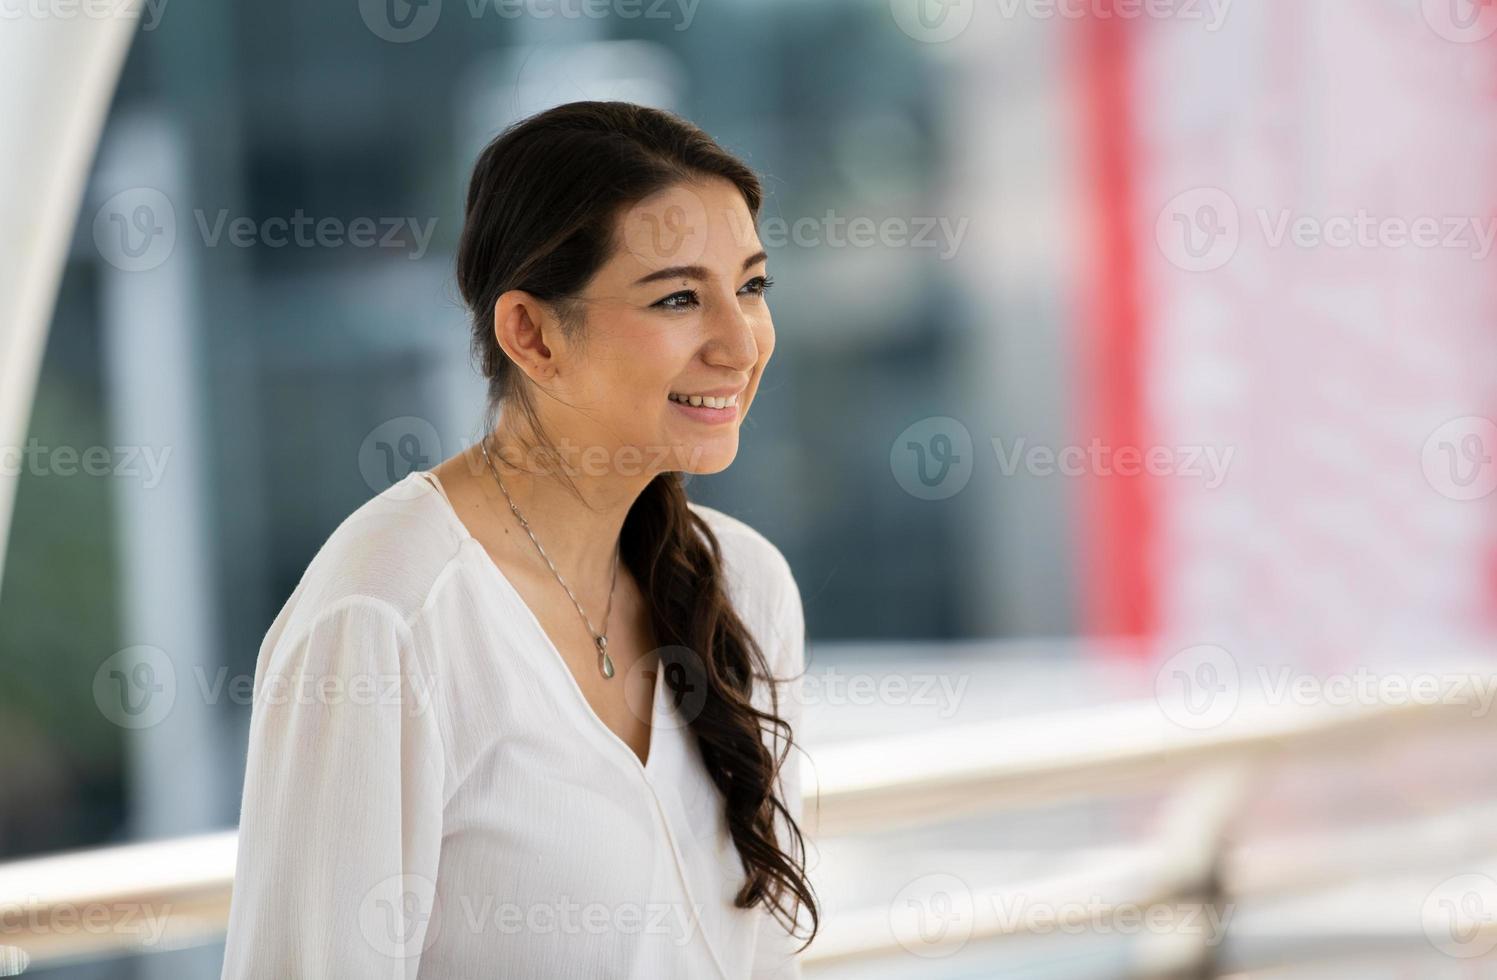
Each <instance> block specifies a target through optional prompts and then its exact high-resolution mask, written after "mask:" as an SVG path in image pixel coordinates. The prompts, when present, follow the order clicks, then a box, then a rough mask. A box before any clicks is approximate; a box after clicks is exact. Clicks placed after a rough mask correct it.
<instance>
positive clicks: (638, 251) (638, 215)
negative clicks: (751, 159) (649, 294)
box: [609, 178, 762, 282]
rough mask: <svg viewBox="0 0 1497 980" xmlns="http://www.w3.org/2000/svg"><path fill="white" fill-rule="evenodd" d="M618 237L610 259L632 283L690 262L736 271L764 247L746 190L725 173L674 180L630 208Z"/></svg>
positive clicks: (724, 273)
mask: <svg viewBox="0 0 1497 980" xmlns="http://www.w3.org/2000/svg"><path fill="white" fill-rule="evenodd" d="M615 239H616V241H617V243H618V245H619V246H620V247H618V248H616V249H615V254H614V255H613V256H612V258H611V260H610V263H609V264H610V266H612V267H614V270H615V271H616V272H617V274H618V275H619V276H620V277H628V278H629V280H630V281H631V282H632V281H633V280H634V279H636V278H639V277H640V276H644V275H648V274H650V273H651V272H655V271H658V270H660V269H665V268H672V267H676V266H687V265H700V266H704V267H706V268H707V270H709V272H711V273H712V274H714V275H720V276H728V277H732V276H736V275H738V274H739V273H740V271H741V270H742V267H743V261H744V259H746V258H748V257H749V256H751V255H753V254H755V253H757V252H758V251H759V250H760V249H761V248H762V245H761V244H760V242H759V233H758V230H757V229H756V228H755V227H754V218H753V215H751V214H750V213H749V209H748V204H747V202H745V201H744V199H743V194H742V193H741V192H740V191H739V190H738V188H737V187H736V186H734V185H733V184H732V183H730V182H729V181H727V180H723V179H721V178H711V179H704V180H702V181H693V182H690V183H678V184H673V185H672V186H670V187H667V188H666V189H665V190H662V191H660V192H658V193H656V194H652V195H651V196H650V197H647V198H645V199H644V200H642V201H640V202H638V203H636V204H635V205H633V206H632V207H630V208H627V209H626V210H625V211H624V212H623V213H622V214H621V215H620V216H619V218H618V225H617V227H616V229H615Z"/></svg>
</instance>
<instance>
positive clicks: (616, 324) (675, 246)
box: [543, 178, 775, 477]
mask: <svg viewBox="0 0 1497 980" xmlns="http://www.w3.org/2000/svg"><path fill="white" fill-rule="evenodd" d="M615 239H616V240H615V248H614V254H613V255H612V257H611V258H610V259H609V260H608V262H607V263H606V264H605V265H604V266H603V267H602V268H601V269H600V270H599V271H598V273H597V274H596V275H595V276H594V277H593V279H592V281H591V282H590V283H588V285H587V288H586V289H584V290H583V292H582V294H581V297H580V299H581V300H582V303H581V307H580V309H581V313H582V315H584V316H585V318H586V327H585V329H584V331H583V333H582V336H581V339H580V341H579V345H578V346H577V347H576V348H575V349H571V350H568V351H567V352H566V354H565V355H563V357H562V358H561V361H562V362H563V363H562V364H561V365H559V375H558V379H557V380H558V381H559V382H560V384H559V386H558V387H559V389H560V390H557V391H556V394H557V395H559V396H560V397H562V398H564V399H565V400H566V401H567V402H568V403H570V404H571V405H572V406H573V408H574V409H575V413H574V412H567V413H566V418H565V419H558V420H557V422H558V423H564V424H562V425H558V426H557V428H556V430H554V431H555V432H557V433H561V432H566V433H568V434H569V435H570V436H571V438H573V439H574V440H579V441H580V442H581V445H580V446H578V447H574V448H577V449H580V450H582V451H591V452H592V453H593V455H594V457H595V460H594V461H593V462H589V461H588V460H586V459H585V458H583V459H580V460H578V461H577V464H576V465H580V466H581V467H582V469H583V471H584V472H585V473H594V472H595V471H596V469H597V466H596V465H595V464H596V463H602V465H606V466H612V467H613V468H614V469H615V470H616V471H620V472H622V471H626V470H627V471H629V472H630V473H631V474H642V475H645V476H650V477H653V475H654V474H655V473H658V472H663V471H669V470H681V471H686V472H691V473H715V472H718V471H719V470H722V469H724V468H725V467H727V465H728V464H729V463H731V462H732V461H733V457H734V456H735V455H736V454H737V452H738V430H739V427H740V426H741V425H742V423H743V419H744V417H745V416H746V415H747V414H748V409H749V406H750V404H752V402H753V399H754V393H755V392H756V391H757V390H758V387H759V379H760V377H762V375H763V373H764V365H765V364H766V363H767V362H768V361H769V356H770V354H771V353H772V352H773V350H774V340H775V336H774V323H773V322H772V321H771V319H770V316H769V304H768V302H767V301H766V296H765V291H766V289H767V288H768V282H769V281H768V277H767V272H766V269H765V259H766V256H765V254H764V250H763V246H762V245H761V244H760V242H759V236H758V233H757V232H756V230H755V228H754V221H753V218H752V217H751V216H750V214H749V210H748V206H747V205H746V204H745V203H744V200H743V195H742V194H740V193H739V191H738V189H737V188H736V187H734V185H733V184H731V183H729V182H728V181H726V180H722V179H718V178H711V179H704V180H703V181H701V182H694V183H690V184H678V185H676V186H673V187H671V188H669V189H667V190H665V191H662V192H660V193H659V194H656V195H654V196H653V197H650V198H647V199H645V200H644V201H641V202H640V203H639V204H638V205H636V206H635V207H633V208H631V209H630V210H629V211H628V212H627V213H625V214H624V215H622V216H621V217H620V219H619V223H618V226H617V228H616V231H615ZM693 395H700V396H720V397H723V398H726V399H727V400H728V402H727V404H726V407H711V405H709V404H706V403H703V404H702V405H700V406H693V405H689V404H681V403H680V402H679V401H677V400H675V399H674V398H673V396H693ZM543 401H545V400H544V399H543ZM718 404H719V405H721V404H722V403H718ZM590 447H597V448H590ZM633 450H638V451H639V456H638V457H636V456H635V455H634V453H633Z"/></svg>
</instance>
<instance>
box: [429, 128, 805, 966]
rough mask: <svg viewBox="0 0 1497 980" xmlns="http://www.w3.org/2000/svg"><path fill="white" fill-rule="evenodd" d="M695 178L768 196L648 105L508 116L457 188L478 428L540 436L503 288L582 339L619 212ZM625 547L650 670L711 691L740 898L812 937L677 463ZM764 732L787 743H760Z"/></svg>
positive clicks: (706, 738) (707, 734) (710, 724)
mask: <svg viewBox="0 0 1497 980" xmlns="http://www.w3.org/2000/svg"><path fill="white" fill-rule="evenodd" d="M704 178H708V179H710V178H722V179H724V180H727V181H729V182H731V183H732V184H733V185H734V186H735V187H737V188H738V190H739V191H740V192H741V193H742V195H743V200H744V202H745V203H746V204H747V205H748V210H749V213H750V214H751V215H752V216H753V217H754V218H755V219H756V220H757V218H758V214H759V206H760V203H761V201H762V196H763V195H762V191H761V190H760V185H759V180H758V178H757V177H756V176H755V175H754V173H753V171H751V170H750V169H749V168H748V167H747V166H745V165H744V164H743V163H742V162H741V161H739V160H738V159H737V158H735V157H733V156H732V155H731V154H729V153H727V152H726V151H725V150H723V149H722V147H720V146H718V144H717V143H716V142H714V141H713V139H712V138H711V137H710V136H708V135H707V134H706V133H704V132H703V131H702V130H701V129H699V128H697V127H696V126H694V125H692V124H691V123H689V122H687V121H685V120H683V119H681V118H679V117H677V116H674V115H672V114H670V113H667V112H663V111H661V110H658V109H650V108H646V107H644V106H638V105H634V104H631V103H628V102H572V103H568V104H566V105H562V106H558V107H556V108H554V109H549V110H547V111H545V112H541V113H539V114H537V115H534V116H531V117H530V118H528V119H524V120H522V121H520V122H518V123H516V124H515V125H513V126H511V127H509V128H508V129H506V130H505V131H504V132H503V133H501V134H500V135H499V136H498V137H496V138H495V139H494V140H493V141H492V142H491V143H489V145H488V146H487V147H485V148H484V150H483V152H482V153H481V154H480V155H479V157H478V162H477V163H476V164H475V165H474V168H473V178H472V181H471V183H470V184H469V186H468V202H467V210H466V215H465V218H464V225H463V232H462V238H461V240H460V241H459V243H458V252H457V282H458V287H459V289H460V290H461V291H462V295H463V300H464V301H465V302H466V304H467V306H468V308H469V310H470V311H471V312H472V318H473V353H474V356H475V359H476V360H477V361H478V363H479V365H480V369H481V370H482V372H483V375H484V377H485V378H487V379H488V383H489V398H488V417H487V426H486V428H485V430H484V431H485V432H491V431H493V429H494V423H495V421H496V419H497V417H498V413H499V410H500V408H501V406H505V407H512V408H515V409H517V410H518V411H520V412H521V413H523V415H524V417H525V419H526V420H527V421H528V422H529V424H530V431H531V432H533V433H536V437H537V438H538V439H539V440H540V441H542V442H543V443H545V442H546V441H547V440H546V437H545V435H544V434H543V433H542V432H541V426H540V424H539V420H538V419H537V417H536V414H535V407H534V403H533V401H532V392H531V383H530V380H529V378H528V377H526V375H525V374H524V372H522V371H520V370H519V369H517V368H516V367H515V365H514V363H513V362H512V361H510V359H509V357H508V356H507V355H506V354H505V353H504V350H503V348H502V347H500V346H499V343H498V341H497V340H496V339H495V336H494V306H495V303H496V302H497V301H498V299H499V297H500V296H502V295H503V294H504V293H505V292H507V291H509V290H512V289H519V290H524V291H525V292H527V293H530V294H531V295H532V296H534V297H536V298H537V299H538V300H541V301H542V302H545V303H547V304H550V305H551V306H552V307H553V309H554V310H555V311H556V312H557V314H558V316H559V319H560V322H561V327H562V329H563V331H565V333H566V336H567V337H568V339H582V338H583V335H584V333H585V329H586V326H587V324H586V323H585V322H584V321H585V317H584V316H582V315H580V314H579V313H578V311H577V308H576V307H577V304H575V303H573V302H572V301H573V300H574V299H575V298H576V297H577V296H578V294H579V293H581V292H582V290H583V289H584V288H585V287H586V285H587V283H588V282H589V281H590V280H591V279H592V277H593V275H594V274H595V273H596V272H597V271H598V270H599V269H600V268H601V267H602V266H603V265H604V264H605V263H606V262H607V261H608V259H609V258H610V257H611V256H612V254H613V252H614V249H615V248H616V247H617V237H618V236H617V234H616V232H617V225H618V222H619V219H620V218H621V217H622V215H623V214H624V213H625V212H626V211H627V210H628V209H629V208H630V207H632V206H633V205H635V204H637V203H638V202H640V201H642V200H644V199H645V198H647V197H650V196H651V195H653V194H655V193H657V192H659V191H662V190H665V189H667V188H669V187H672V186H674V185H676V184H678V183H682V182H692V181H699V180H702V179H704ZM564 481H565V478H564ZM565 482H567V483H569V484H570V481H565ZM573 489H574V490H575V488H573ZM620 547H621V561H622V562H623V563H624V564H625V565H626V567H627V568H628V569H629V571H630V572H631V573H633V575H634V576H635V578H636V580H637V581H639V582H640V584H641V587H642V588H643V590H644V592H645V595H646V598H647V601H648V603H649V608H650V620H651V625H652V626H653V628H654V632H655V639H656V642H657V643H659V644H661V646H660V648H659V655H660V660H661V663H660V669H661V670H663V671H664V672H665V678H666V680H667V682H668V683H669V684H670V686H671V689H672V691H673V693H674V695H675V697H676V698H677V699H678V701H677V703H678V704H679V703H681V700H680V699H681V698H683V697H684V696H685V692H687V691H702V690H705V691H706V692H707V693H706V700H705V703H704V704H702V706H701V709H700V711H699V712H697V713H696V716H695V717H694V718H691V719H690V724H691V731H692V734H693V735H694V736H695V738H696V742H697V745H698V747H699V748H700V749H701V755H702V759H703V761H704V763H705V764H706V767H707V771H708V773H709V774H710V775H711V777H712V781H713V782H714V783H715V784H716V786H717V788H718V790H719V792H721V793H722V796H723V800H724V802H725V807H724V808H725V810H726V812H727V822H728V829H729V831H730V832H731V833H732V836H733V842H734V844H735V846H736V847H737V849H738V853H739V856H740V858H741V859H742V861H743V864H744V868H745V871H746V872H747V879H746V881H745V882H744V885H743V887H742V888H741V889H739V891H738V894H737V896H736V898H735V905H737V907H739V908H750V907H752V906H753V905H755V904H762V905H763V906H764V907H765V908H766V909H767V910H768V911H770V913H771V914H773V915H775V916H776V917H777V918H779V919H780V920H781V922H783V923H785V925H786V928H787V930H788V931H790V932H791V933H792V934H794V931H795V924H796V922H797V921H798V919H799V915H798V912H799V909H800V908H801V907H802V906H804V907H805V908H806V909H807V910H808V911H809V912H810V915H811V929H810V933H809V935H808V936H807V938H806V945H809V944H810V942H811V939H813V938H814V937H815V935H816V931H817V928H818V926H819V910H818V909H817V905H816V900H815V893H814V891H813V890H812V888H811V885H810V881H809V879H808V877H807V875H806V868H805V840H804V838H803V836H802V834H801V831H800V828H799V826H798V825H797V824H796V822H795V819H794V818H793V817H792V816H791V814H790V811H789V810H788V809H787V808H786V806H785V804H784V802H783V800H782V799H780V796H779V794H777V793H776V789H775V785H776V782H777V780H778V777H779V774H780V772H781V769H782V766H783V763H784V760H785V758H786V756H787V755H788V754H789V752H790V749H791V739H792V736H793V732H792V731H791V729H790V725H789V724H788V723H787V722H786V721H784V720H783V719H782V718H780V717H779V714H778V706H779V698H778V693H777V692H776V690H775V688H776V685H775V683H774V682H773V678H771V676H770V671H769V666H768V664H767V662H766V660H765V657H764V653H763V651H762V650H761V649H760V648H759V646H758V644H757V643H756V642H755V641H754V638H753V637H752V636H751V635H750V634H749V631H748V630H747V629H746V628H745V627H744V624H743V622H742V620H740V619H739V617H738V615H737V613H736V612H735V611H734V609H733V606H732V603H731V602H730V601H729V599H728V594H727V591H726V588H725V585H724V576H723V569H722V550H721V547H720V546H719V544H718V540H717V537H716V536H715V535H714V534H713V533H712V530H711V528H709V527H708V526H707V523H706V521H705V520H703V519H702V518H701V517H700V516H699V515H698V514H696V513H695V512H694V511H692V510H691V509H690V508H689V507H687V497H686V490H685V488H684V486H683V485H682V479H681V474H680V473H678V472H666V473H661V474H658V475H657V476H656V477H655V478H654V479H653V480H652V481H651V482H650V484H649V485H648V486H647V487H645V489H644V491H643V492H642V493H641V494H640V496H639V498H638V499H637V500H636V501H635V502H634V505H633V507H632V508H631V509H630V511H629V514H628V516H627V517H626V518H625V520H624V526H623V531H622V534H621V536H620ZM692 651H695V654H693V652H692ZM756 678H759V679H763V680H765V681H766V683H767V684H768V688H769V691H770V695H771V700H770V711H768V712H764V711H761V710H760V709H759V708H758V707H756V706H755V705H754V704H752V703H751V701H750V692H751V689H752V685H753V683H754V681H755V679H756ZM692 706H693V708H695V706H696V701H695V699H694V700H693V702H692ZM770 733H773V735H774V738H773V739H772V741H773V742H774V743H775V744H776V745H783V747H784V750H783V751H782V752H779V753H775V752H772V751H770V748H769V746H768V745H767V744H766V740H765V736H766V735H767V734H770ZM776 815H778V816H779V817H780V818H783V820H784V824H785V827H786V829H787V831H788V835H789V845H790V847H789V850H788V851H787V850H786V849H782V848H781V846H780V844H779V843H778V841H777V840H776V835H775V820H776ZM787 899H789V900H790V901H788V902H787ZM801 948H802V949H804V948H805V946H802V947H801Z"/></svg>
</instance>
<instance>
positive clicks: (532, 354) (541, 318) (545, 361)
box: [494, 289, 562, 381]
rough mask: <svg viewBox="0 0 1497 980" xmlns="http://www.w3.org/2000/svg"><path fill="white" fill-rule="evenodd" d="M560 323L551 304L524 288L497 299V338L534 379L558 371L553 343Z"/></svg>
mask: <svg viewBox="0 0 1497 980" xmlns="http://www.w3.org/2000/svg"><path fill="white" fill-rule="evenodd" d="M561 336H562V334H561V325H560V323H559V321H558V320H557V318H556V315H555V313H554V312H553V311H552V310H551V308H550V306H548V305H547V304H546V303H543V302H542V301H540V300H538V299H536V298H535V297H534V296H532V295H531V294H530V293H527V292H525V291H524V290H522V289H511V290H510V291H509V292H507V293H505V294H504V295H502V296H500V297H499V298H498V299H497V300H495V302H494V339H495V340H497V341H498V342H499V346H500V347H501V348H503V349H504V353H505V354H506V355H508V356H509V359H510V360H512V361H514V362H515V364H517V365H519V367H520V370H522V371H524V372H525V374H526V375H528V376H529V377H530V379H531V380H532V381H544V380H546V379H548V378H550V377H552V376H554V375H555V374H556V370H557V364H556V356H555V354H553V352H552V346H553V345H554V344H555V343H556V342H557V341H559V340H560V339H561Z"/></svg>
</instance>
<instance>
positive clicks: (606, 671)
mask: <svg viewBox="0 0 1497 980" xmlns="http://www.w3.org/2000/svg"><path fill="white" fill-rule="evenodd" d="M597 639H598V671H599V672H600V673H601V674H602V675H603V676H604V677H612V676H613V658H612V657H610V656H608V637H606V636H600V637H598V638H597Z"/></svg>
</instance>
